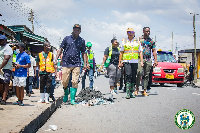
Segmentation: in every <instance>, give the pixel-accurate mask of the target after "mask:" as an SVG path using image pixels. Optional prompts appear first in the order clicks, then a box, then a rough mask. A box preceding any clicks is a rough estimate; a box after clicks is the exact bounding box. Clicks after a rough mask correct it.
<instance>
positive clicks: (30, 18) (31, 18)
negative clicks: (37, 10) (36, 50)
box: [28, 9, 34, 33]
mask: <svg viewBox="0 0 200 133" xmlns="http://www.w3.org/2000/svg"><path fill="white" fill-rule="evenodd" d="M29 14H30V16H29V18H28V20H29V21H31V24H32V32H33V33H34V25H33V16H34V15H33V10H32V9H31V13H29Z"/></svg>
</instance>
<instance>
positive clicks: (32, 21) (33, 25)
mask: <svg viewBox="0 0 200 133" xmlns="http://www.w3.org/2000/svg"><path fill="white" fill-rule="evenodd" d="M31 23H32V32H33V33H34V25H33V11H32V9H31Z"/></svg>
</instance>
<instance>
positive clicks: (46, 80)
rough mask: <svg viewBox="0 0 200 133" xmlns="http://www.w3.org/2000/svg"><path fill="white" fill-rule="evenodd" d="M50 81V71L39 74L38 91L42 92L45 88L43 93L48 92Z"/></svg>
mask: <svg viewBox="0 0 200 133" xmlns="http://www.w3.org/2000/svg"><path fill="white" fill-rule="evenodd" d="M51 83H52V73H47V74H40V93H44V89H45V88H46V92H45V93H50V89H51Z"/></svg>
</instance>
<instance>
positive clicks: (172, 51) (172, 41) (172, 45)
mask: <svg viewBox="0 0 200 133" xmlns="http://www.w3.org/2000/svg"><path fill="white" fill-rule="evenodd" d="M172 53H173V31H172Z"/></svg>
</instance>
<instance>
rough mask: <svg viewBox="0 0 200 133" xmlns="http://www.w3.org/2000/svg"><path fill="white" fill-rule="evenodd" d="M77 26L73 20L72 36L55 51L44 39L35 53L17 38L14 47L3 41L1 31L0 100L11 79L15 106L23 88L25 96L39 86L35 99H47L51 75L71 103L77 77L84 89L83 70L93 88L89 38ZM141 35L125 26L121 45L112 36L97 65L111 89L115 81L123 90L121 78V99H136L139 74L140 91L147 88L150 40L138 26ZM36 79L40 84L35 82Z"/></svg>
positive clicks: (152, 61) (153, 58)
mask: <svg viewBox="0 0 200 133" xmlns="http://www.w3.org/2000/svg"><path fill="white" fill-rule="evenodd" d="M80 33H81V25H79V24H75V25H74V26H73V32H72V34H71V35H69V36H66V37H65V38H64V39H63V41H62V43H61V45H60V48H59V50H58V52H57V54H54V53H53V52H52V51H51V44H50V43H49V42H45V43H44V44H43V46H44V50H43V51H42V52H40V53H38V55H37V57H36V58H34V57H32V56H31V51H29V50H26V47H25V44H24V43H22V42H19V43H18V44H17V45H16V46H15V48H16V49H15V48H13V49H12V48H11V47H10V46H9V45H8V43H7V38H6V36H5V35H1V36H0V57H1V58H0V84H1V85H2V86H1V90H3V91H2V99H1V104H2V105H5V104H6V97H7V94H8V89H9V84H10V81H12V83H13V88H14V89H15V92H16V96H17V98H18V100H17V101H16V102H14V103H13V104H14V105H20V106H24V103H23V98H24V92H26V95H27V96H29V97H30V96H31V94H34V92H33V90H32V89H33V88H39V89H40V100H39V101H38V102H40V103H47V104H48V103H50V102H49V98H52V100H53V101H55V98H54V89H55V84H56V81H55V80H56V77H57V78H59V79H60V80H61V81H62V85H63V90H64V97H63V102H67V101H68V95H69V94H70V103H71V104H72V105H74V104H76V102H75V96H76V93H77V88H78V83H79V82H80V79H81V81H82V89H84V88H85V79H86V75H88V76H89V81H90V82H89V87H90V89H93V87H94V80H93V78H94V75H95V72H97V66H96V63H95V56H94V51H93V50H92V43H91V42H87V43H86V44H85V40H84V39H83V38H81V37H80V36H79V35H80ZM143 33H144V34H143V35H142V36H141V37H139V38H135V31H134V30H133V28H128V29H127V36H128V37H127V38H124V39H123V40H122V44H120V43H119V42H118V41H117V39H116V38H113V39H112V40H111V45H110V46H108V47H107V48H106V49H105V51H104V57H103V62H102V64H101V66H100V68H98V69H99V70H101V69H103V68H106V69H107V74H108V77H109V84H110V93H111V94H117V83H119V82H120V88H119V89H122V86H123V81H124V85H125V87H124V88H125V89H124V91H125V92H126V93H127V96H126V98H127V99H130V98H135V96H137V95H138V91H139V85H140V81H141V78H142V79H143V90H142V95H143V96H148V94H147V92H148V90H149V89H150V84H151V82H150V81H151V79H150V80H149V78H150V77H151V76H150V75H151V72H152V68H153V66H156V65H157V54H156V49H155V47H156V45H155V42H154V41H153V40H152V39H151V38H150V37H149V35H150V28H149V27H144V28H143ZM39 84H40V86H39Z"/></svg>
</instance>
